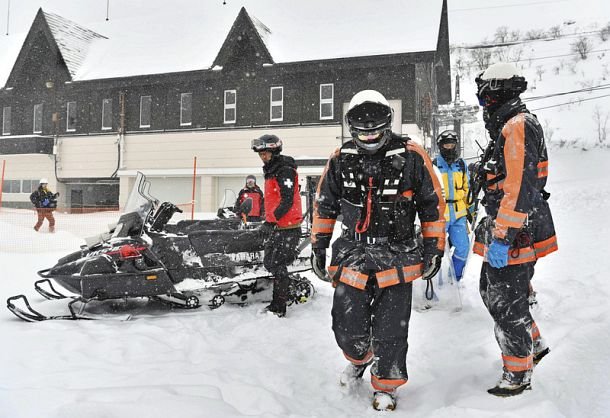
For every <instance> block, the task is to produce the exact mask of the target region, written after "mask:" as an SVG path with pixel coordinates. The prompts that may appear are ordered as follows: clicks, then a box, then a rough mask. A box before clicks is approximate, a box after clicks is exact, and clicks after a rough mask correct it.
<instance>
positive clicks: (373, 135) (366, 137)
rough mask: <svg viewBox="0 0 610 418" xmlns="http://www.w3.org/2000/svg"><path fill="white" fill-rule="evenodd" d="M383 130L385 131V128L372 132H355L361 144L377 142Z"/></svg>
mask: <svg viewBox="0 0 610 418" xmlns="http://www.w3.org/2000/svg"><path fill="white" fill-rule="evenodd" d="M385 130H386V129H385V128H382V129H375V130H372V131H361V130H358V131H356V132H357V133H356V136H357V137H358V139H359V140H360V141H362V142H376V141H377V140H379V138H381V136H382V135H383V133H384V131H385Z"/></svg>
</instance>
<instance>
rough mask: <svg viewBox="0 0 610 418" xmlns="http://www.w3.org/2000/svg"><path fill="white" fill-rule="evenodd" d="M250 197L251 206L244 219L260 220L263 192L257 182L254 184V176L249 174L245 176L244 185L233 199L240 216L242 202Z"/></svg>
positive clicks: (249, 220)
mask: <svg viewBox="0 0 610 418" xmlns="http://www.w3.org/2000/svg"><path fill="white" fill-rule="evenodd" d="M248 199H250V200H251V201H252V208H251V209H250V212H248V214H247V215H246V221H248V222H260V221H261V220H263V216H264V212H265V211H264V202H265V198H264V194H263V191H262V190H261V188H260V187H258V184H256V177H255V176H253V175H251V174H250V175H249V176H248V177H246V185H245V187H244V188H243V189H241V190H240V191H239V194H238V195H237V199H236V200H235V205H234V207H235V211H236V213H237V215H238V216H239V217H241V216H242V213H241V211H240V208H241V205H242V203H244V202H245V201H246V200H248Z"/></svg>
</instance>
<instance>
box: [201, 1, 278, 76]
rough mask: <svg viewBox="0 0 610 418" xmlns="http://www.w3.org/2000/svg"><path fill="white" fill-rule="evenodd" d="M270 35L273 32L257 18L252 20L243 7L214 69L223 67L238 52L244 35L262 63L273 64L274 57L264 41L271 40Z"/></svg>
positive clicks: (219, 52)
mask: <svg viewBox="0 0 610 418" xmlns="http://www.w3.org/2000/svg"><path fill="white" fill-rule="evenodd" d="M270 34H271V31H270V30H269V28H268V27H267V26H265V25H264V24H263V23H262V22H261V21H259V20H258V19H256V18H255V19H252V18H250V16H249V15H248V12H247V11H246V9H245V8H244V7H242V8H241V10H240V11H239V14H238V15H237V19H235V22H234V23H233V26H231V30H230V31H229V34H228V35H227V37H226V39H225V41H224V43H223V44H222V46H221V47H220V51H218V55H217V56H216V59H215V60H214V63H213V64H212V65H213V66H214V67H215V66H220V67H223V66H224V65H225V64H226V62H227V60H228V59H229V57H231V56H232V55H233V54H234V51H236V50H237V46H238V43H239V41H240V40H241V37H242V35H245V36H247V37H248V38H249V40H250V42H251V43H252V47H253V48H254V49H255V51H256V53H257V55H258V56H259V59H260V60H261V61H262V62H264V63H271V64H272V63H273V57H272V56H271V54H269V50H268V49H267V46H266V45H265V41H264V39H268V38H269V35H270Z"/></svg>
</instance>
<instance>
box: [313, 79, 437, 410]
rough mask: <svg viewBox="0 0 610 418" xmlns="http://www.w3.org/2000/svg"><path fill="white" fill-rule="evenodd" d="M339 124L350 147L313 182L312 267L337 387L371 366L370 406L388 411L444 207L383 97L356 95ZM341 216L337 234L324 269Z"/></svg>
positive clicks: (421, 154)
mask: <svg viewBox="0 0 610 418" xmlns="http://www.w3.org/2000/svg"><path fill="white" fill-rule="evenodd" d="M346 119H347V123H348V125H349V127H350V131H351V133H352V137H353V139H352V140H350V141H348V142H346V143H345V144H344V145H343V146H341V147H340V148H338V149H337V150H336V151H335V152H334V153H333V155H332V156H331V157H330V159H329V160H328V163H327V165H326V168H325V170H324V173H323V175H322V177H321V179H320V181H319V183H318V190H317V195H316V199H315V203H314V220H313V226H312V236H311V241H312V249H313V257H312V267H313V269H314V272H315V273H316V274H317V275H318V276H319V277H320V278H321V279H323V280H324V279H327V280H331V281H332V282H333V286H335V293H334V297H333V308H332V322H333V325H332V327H333V331H334V334H335V339H336V341H337V344H338V345H339V348H341V350H342V351H343V354H344V356H345V358H346V359H347V360H348V362H349V364H348V366H347V367H346V369H345V371H344V372H343V373H342V375H341V384H343V385H349V384H351V383H353V382H354V381H356V380H357V379H360V378H361V377H362V375H363V374H364V371H365V369H366V368H367V366H368V365H371V364H372V367H371V383H372V386H373V388H374V390H375V393H374V397H373V407H374V408H375V409H378V410H391V409H394V407H395V405H396V398H395V392H396V389H397V388H398V387H399V386H401V385H404V384H405V383H407V379H408V374H407V364H406V357H407V349H408V342H407V338H408V334H409V332H408V331H409V319H410V316H411V297H412V282H413V280H415V279H417V278H419V277H422V275H423V278H424V279H427V280H429V279H431V278H432V277H433V276H434V275H435V274H436V273H437V271H438V269H439V267H440V263H441V257H442V256H443V252H444V248H445V217H444V213H445V202H444V199H443V197H442V191H441V186H440V182H439V180H438V179H437V177H436V175H435V174H434V169H433V166H432V161H431V160H430V158H429V157H428V155H427V154H426V152H425V151H424V150H423V149H422V148H421V147H420V146H419V145H417V144H415V143H414V142H413V141H411V140H409V138H401V137H400V136H398V135H396V134H394V133H392V130H391V126H392V109H391V107H390V105H389V103H388V101H387V100H386V99H385V97H383V95H381V94H380V93H379V92H377V91H373V90H364V91H361V92H359V93H357V94H356V95H355V96H354V97H353V98H352V100H351V102H350V105H349V110H348V112H347V114H346ZM340 214H341V215H342V216H343V221H342V222H343V229H342V234H341V237H339V238H338V239H336V240H335V241H334V243H333V245H332V260H331V262H330V265H329V266H328V269H326V248H327V247H328V246H329V245H330V241H331V237H332V234H333V230H334V226H335V222H336V220H337V217H338V216H339V215H340ZM416 215H417V216H418V217H419V219H420V221H421V228H422V234H423V246H420V243H419V241H418V239H417V233H416V229H415V224H414V222H415V217H416Z"/></svg>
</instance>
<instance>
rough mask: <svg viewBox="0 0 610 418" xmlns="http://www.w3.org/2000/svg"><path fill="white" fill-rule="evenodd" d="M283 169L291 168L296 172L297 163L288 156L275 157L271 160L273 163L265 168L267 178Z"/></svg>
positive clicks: (270, 162) (269, 163)
mask: <svg viewBox="0 0 610 418" xmlns="http://www.w3.org/2000/svg"><path fill="white" fill-rule="evenodd" d="M282 167H289V168H293V169H295V170H296V169H297V163H296V161H294V158H292V157H289V156H287V155H281V154H279V155H274V156H273V158H271V161H269V162H268V163H267V164H265V165H264V166H263V172H264V173H265V178H267V177H268V176H272V175H274V174H275V173H277V171H278V170H279V169H280V168H282Z"/></svg>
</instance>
